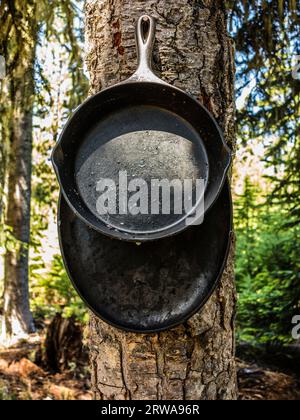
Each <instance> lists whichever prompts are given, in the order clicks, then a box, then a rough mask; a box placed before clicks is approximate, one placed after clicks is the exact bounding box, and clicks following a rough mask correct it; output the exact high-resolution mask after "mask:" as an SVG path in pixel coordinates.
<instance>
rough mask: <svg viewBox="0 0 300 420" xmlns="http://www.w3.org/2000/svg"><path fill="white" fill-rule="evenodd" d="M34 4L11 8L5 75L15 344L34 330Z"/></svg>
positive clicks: (10, 310)
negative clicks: (30, 255)
mask: <svg viewBox="0 0 300 420" xmlns="http://www.w3.org/2000/svg"><path fill="white" fill-rule="evenodd" d="M35 9H36V6H35V5H34V2H31V1H30V2H22V1H16V2H14V5H13V6H12V5H11V7H10V8H9V13H11V14H12V21H13V22H14V24H13V28H12V29H11V31H10V46H11V54H14V58H15V63H14V64H12V66H11V68H10V72H9V74H8V76H7V83H8V89H7V90H8V92H9V95H10V103H9V105H10V121H9V127H8V130H7V131H8V132H9V139H8V140H9V159H8V161H9V165H8V169H7V170H8V175H7V177H8V194H7V213H6V226H7V229H8V230H9V231H8V236H7V240H6V242H7V244H6V245H7V246H6V254H5V278H4V307H3V309H4V311H3V312H4V314H3V320H2V334H1V341H2V343H4V344H7V345H9V344H11V343H13V342H15V341H16V340H18V339H19V338H23V337H25V336H26V335H27V334H28V333H31V332H33V330H34V326H33V320H32V315H31V312H30V308H29V291H28V247H29V240H30V197H31V161H32V118H33V101H34V64H35V52H36V42H37V35H38V30H37V24H36V22H35V20H34V16H35Z"/></svg>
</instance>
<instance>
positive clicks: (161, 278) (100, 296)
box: [58, 182, 232, 333]
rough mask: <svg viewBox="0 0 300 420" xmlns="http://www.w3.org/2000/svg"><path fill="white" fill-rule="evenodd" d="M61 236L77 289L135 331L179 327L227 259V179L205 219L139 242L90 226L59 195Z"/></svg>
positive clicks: (96, 308)
mask: <svg viewBox="0 0 300 420" xmlns="http://www.w3.org/2000/svg"><path fill="white" fill-rule="evenodd" d="M58 221H59V237H60V246H61V251H62V255H63V258H64V263H65V266H66V269H67V272H68V275H69V277H70V279H71V281H72V283H73V285H74V287H75V288H76V290H77V292H78V293H79V295H80V296H81V298H82V299H83V300H84V301H85V303H86V304H87V305H88V306H89V308H90V309H91V310H92V311H93V312H94V313H95V314H96V315H97V316H98V317H100V318H102V319H103V320H104V321H106V322H108V323H109V324H111V325H113V326H115V327H117V328H119V329H123V330H125V331H131V332H137V333H152V332H158V331H163V330H165V329H168V328H171V327H175V326H176V325H179V324H181V323H183V322H185V321H186V320H187V319H189V318H190V317H191V316H192V315H194V314H195V313H196V312H198V311H199V310H200V309H201V308H202V307H203V305H204V304H205V303H206V301H207V300H208V298H209V297H210V296H211V294H212V293H213V291H214V289H215V287H216V286H217V284H218V281H219V280H220V278H221V275H222V274H223V271H224V268H225V264H226V261H227V257H228V253H229V249H230V244H231V230H232V204H231V194H230V189H229V186H228V183H227V182H226V184H225V185H224V187H223V190H222V192H221V194H220V196H219V198H218V199H217V201H216V203H215V205H214V206H213V208H212V209H211V210H210V212H209V213H208V214H207V215H206V217H205V221H204V223H203V224H202V225H201V226H195V227H194V228H193V229H188V230H186V231H185V232H183V233H181V234H180V235H178V236H174V237H170V238H165V239H162V240H161V241H157V242H147V243H144V244H142V245H141V246H140V247H137V246H136V245H135V244H133V243H130V242H122V241H118V240H114V239H110V238H108V237H106V236H105V235H99V233H98V232H96V231H95V230H94V229H91V228H89V227H88V226H87V225H86V224H85V223H84V222H82V220H81V219H80V218H78V217H77V216H76V215H75V214H74V212H73V211H72V210H71V209H70V207H69V206H68V204H67V203H66V200H65V199H64V197H63V196H61V201H60V207H59V216H58Z"/></svg>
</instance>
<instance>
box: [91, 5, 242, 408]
mask: <svg viewBox="0 0 300 420" xmlns="http://www.w3.org/2000/svg"><path fill="white" fill-rule="evenodd" d="M144 13H149V14H151V15H153V16H154V17H155V18H157V21H158V28H157V43H156V48H155V59H154V61H155V65H156V69H157V72H158V73H159V74H160V75H161V77H162V78H163V79H164V80H166V81H168V82H169V83H171V84H174V85H176V86H178V87H180V88H182V89H184V90H186V91H188V92H189V93H191V94H192V95H194V96H195V97H196V98H197V99H199V100H200V101H201V102H202V103H203V104H204V105H205V106H206V107H207V108H208V109H210V111H211V112H212V113H213V114H214V115H215V117H216V119H217V120H218V122H219V124H220V125H221V127H222V129H223V130H224V132H225V136H226V139H227V142H228V144H229V145H230V146H232V147H234V141H235V130H234V124H235V123H234V109H235V107H234V51H233V44H232V41H231V39H230V38H229V37H228V35H227V28H226V11H225V2H224V1H221V0H203V1H199V0H178V1H176V2H174V1H171V0H170V1H167V0H160V1H154V0H148V1H130V0H87V2H86V35H87V64H88V68H89V71H90V75H91V93H95V92H98V91H99V90H101V89H103V88H105V87H107V86H110V85H112V84H114V83H116V82H119V81H121V80H124V79H125V78H126V77H128V76H129V75H131V74H132V73H133V71H134V70H135V68H136V51H135V41H134V23H135V21H136V19H137V18H138V17H139V16H140V15H142V14H144ZM233 238H234V236H233ZM178 240H180V237H179V238H178ZM232 242H233V246H232V251H231V254H230V257H229V261H228V264H227V268H226V271H225V273H224V276H223V279H222V282H221V284H220V287H219V288H218V289H217V291H216V292H215V293H214V295H213V297H212V298H211V299H210V301H209V302H208V304H207V305H206V307H205V309H204V310H203V312H202V313H199V314H197V315H196V316H194V317H193V318H192V319H191V320H190V321H189V322H187V323H186V324H185V325H182V326H180V327H178V328H176V329H173V330H171V331H167V332H164V333H160V334H154V335H135V334H128V333H123V332H120V331H118V330H116V329H114V328H112V327H110V326H108V325H106V324H105V323H103V322H102V321H100V320H98V319H96V318H95V317H94V316H93V315H91V321H90V357H91V369H92V384H93V390H94V393H95V398H96V399H121V400H123V399H127V400H130V399H132V400H137V399H145V400H152V399H158V400H165V399H171V400H176V399H186V400H191V399H196V400H218V399H224V400H230V399H235V398H236V397H237V385H236V371H235V362H234V353H235V345H234V317H235V304H236V294H235V286H234V263H233V261H234V240H233V241H232ZM167 252H168V250H166V253H167Z"/></svg>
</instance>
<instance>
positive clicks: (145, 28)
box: [141, 16, 150, 44]
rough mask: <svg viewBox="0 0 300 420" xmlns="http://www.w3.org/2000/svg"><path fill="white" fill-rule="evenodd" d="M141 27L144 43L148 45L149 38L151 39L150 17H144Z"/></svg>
mask: <svg viewBox="0 0 300 420" xmlns="http://www.w3.org/2000/svg"><path fill="white" fill-rule="evenodd" d="M141 26H142V39H143V43H144V44H146V43H147V41H148V38H149V34H150V19H149V16H143V17H142V22H141Z"/></svg>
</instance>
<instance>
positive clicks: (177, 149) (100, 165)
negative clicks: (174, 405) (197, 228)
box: [52, 16, 231, 242]
mask: <svg viewBox="0 0 300 420" xmlns="http://www.w3.org/2000/svg"><path fill="white" fill-rule="evenodd" d="M155 25H156V23H155V20H154V19H153V18H151V17H149V16H142V17H141V18H140V19H139V21H138V23H137V30H136V40H137V48H138V58H139V65H138V69H137V71H136V73H135V74H134V75H133V76H132V77H131V78H130V79H129V80H127V81H126V82H123V83H121V84H118V85H116V86H113V87H111V88H109V89H106V90H103V91H102V92H100V93H98V94H96V95H95V96H93V97H91V98H89V99H88V100H87V101H86V102H85V103H83V105H81V106H80V107H79V108H78V109H77V110H76V111H75V113H74V114H73V116H72V117H71V118H70V120H69V121H68V123H67V125H66V127H65V128H64V130H63V132H62V135H61V137H60V140H59V142H58V144H57V145H56V147H55V149H54V151H53V155H52V161H53V165H54V168H55V171H56V174H57V177H58V180H59V183H60V186H61V189H62V192H63V195H64V198H65V199H66V201H67V203H68V204H69V206H70V207H71V208H72V210H73V211H74V213H75V214H76V215H77V216H78V217H79V218H81V220H82V221H84V222H85V223H86V224H87V225H88V226H89V227H91V228H93V229H95V230H96V231H97V232H100V233H103V234H105V235H108V236H110V237H114V238H117V239H120V240H125V241H133V242H147V241H151V240H155V239H161V238H165V237H169V236H172V235H174V234H178V233H180V232H181V231H183V230H185V229H186V228H187V226H188V224H187V218H188V217H190V216H191V215H192V214H194V213H195V214H196V213H198V214H200V213H201V212H200V206H203V200H202V198H203V196H202V197H200V198H199V197H198V198H197V197H196V198H195V192H196V190H195V183H196V181H197V180H199V179H202V180H203V181H204V192H205V194H204V212H205V213H206V212H207V211H208V210H209V209H210V208H211V207H212V205H213V204H214V202H215V201H216V199H217V197H218V195H219V193H220V191H221V189H222V186H223V184H224V181H225V179H226V173H227V171H228V169H229V166H230V163H231V153H230V150H229V148H228V147H227V146H226V143H225V141H224V138H223V135H222V132H221V130H220V128H219V127H218V125H217V123H216V121H215V120H214V118H213V117H212V115H211V114H210V113H209V112H208V110H207V109H205V108H204V107H203V106H202V105H201V104H200V103H199V102H198V101H196V100H195V99H194V98H192V97H191V96H190V95H188V94H186V93H185V92H183V91H181V90H180V89H178V88H176V87H173V86H170V85H168V84H167V83H165V82H164V81H162V80H160V79H159V78H158V77H157V76H156V75H155V74H154V73H153V71H152V53H153V44H154V41H155ZM121 172H122V173H123V174H126V176H127V179H128V183H130V182H131V181H132V180H135V179H137V178H139V179H142V180H144V181H145V182H146V183H147V186H150V184H151V182H152V181H153V180H168V181H170V182H172V181H173V180H180V181H181V182H182V183H183V182H184V180H191V181H192V183H193V191H192V197H193V198H192V201H193V203H192V204H193V205H192V208H191V209H189V211H186V210H185V209H184V208H183V207H182V212H177V213H176V212H175V211H172V208H173V207H172V206H171V212H170V213H171V214H162V211H161V207H162V202H161V197H160V198H159V206H160V211H159V212H158V213H157V214H148V213H145V214H134V215H133V214H132V213H130V212H128V211H127V214H121V213H122V212H121V211H120V208H118V209H116V214H113V212H111V214H109V213H108V214H104V215H103V214H99V212H98V209H97V200H98V198H99V192H98V191H97V185H98V182H99V181H101V180H104V179H105V180H107V179H108V180H111V181H113V183H114V185H115V186H116V194H117V193H118V192H120V173H121ZM149 190H150V188H149ZM110 191H112V189H110ZM117 198H118V197H117V196H116V201H117ZM149 198H150V197H149ZM174 200H175V198H174V191H173V189H171V191H170V201H171V204H172V203H174ZM150 213H151V212H150ZM175 213H176V214H175ZM202 213H203V211H202Z"/></svg>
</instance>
